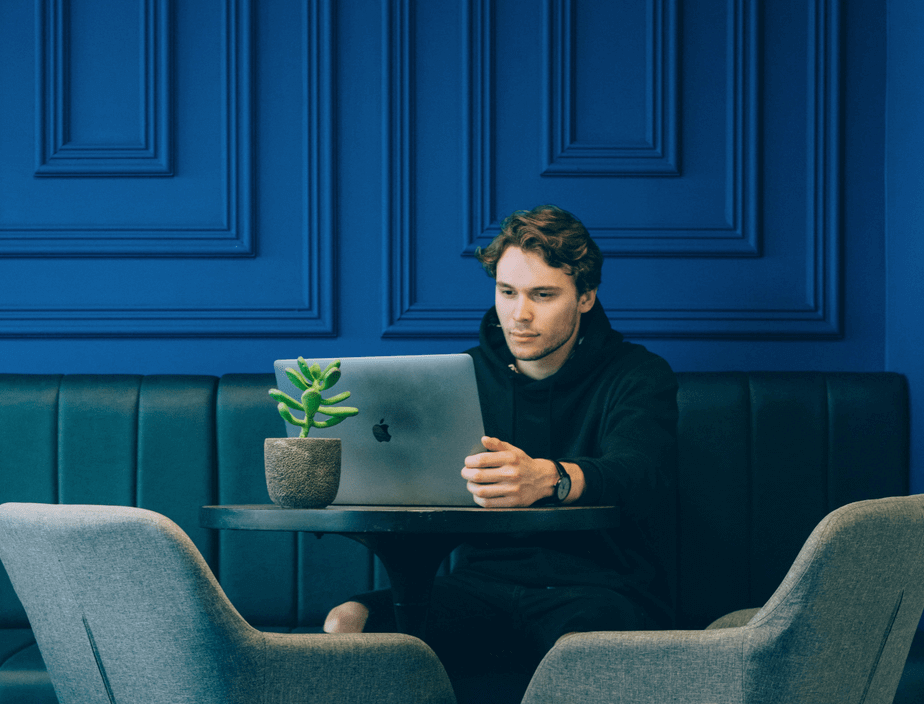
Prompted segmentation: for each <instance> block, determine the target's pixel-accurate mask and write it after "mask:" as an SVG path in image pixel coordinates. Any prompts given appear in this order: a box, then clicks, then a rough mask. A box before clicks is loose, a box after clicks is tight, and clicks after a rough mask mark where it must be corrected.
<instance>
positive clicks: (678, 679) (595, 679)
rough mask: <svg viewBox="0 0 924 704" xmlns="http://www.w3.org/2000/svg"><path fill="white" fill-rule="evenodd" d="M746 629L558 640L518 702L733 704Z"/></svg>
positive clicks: (739, 689) (739, 691)
mask: <svg viewBox="0 0 924 704" xmlns="http://www.w3.org/2000/svg"><path fill="white" fill-rule="evenodd" d="M753 635H754V630H753V629H749V628H725V629H721V630H712V631H613V632H610V631H606V632H598V633H576V634H574V635H570V636H566V637H564V638H562V639H561V640H559V642H558V643H557V644H556V645H555V647H554V648H552V650H550V651H549V652H548V654H547V655H546V656H545V658H544V659H543V661H542V662H541V663H540V665H539V667H538V669H537V670H536V673H535V674H534V675H533V678H532V680H531V681H530V685H529V689H528V690H527V692H526V696H525V698H524V699H523V704H539V703H540V702H545V703H547V702H569V703H573V704H594V703H597V702H600V703H601V704H602V703H603V702H607V703H620V704H623V703H629V702H631V703H632V704H643V703H644V704H647V703H651V704H655V703H657V702H666V701H682V702H684V703H685V704H716V703H718V702H722V703H723V704H734V702H740V701H743V699H744V697H743V689H744V676H743V675H744V659H745V651H746V650H747V649H748V648H747V645H748V643H747V641H748V640H749V639H750V638H751V637H753Z"/></svg>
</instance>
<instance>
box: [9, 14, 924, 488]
mask: <svg viewBox="0 0 924 704" xmlns="http://www.w3.org/2000/svg"><path fill="white" fill-rule="evenodd" d="M896 2H898V0H890V2H889V3H888V7H891V8H897V9H898V11H901V10H902V8H907V7H908V6H909V3H908V2H898V4H897V5H896ZM912 4H913V3H912ZM906 11H907V10H906ZM887 39H888V37H887V7H886V6H884V5H883V3H881V2H876V1H874V0H773V1H772V2H761V1H759V0H686V1H685V2H681V1H680V0H632V1H631V2H618V3H614V2H609V1H608V0H447V1H445V2H430V1H429V0H426V1H425V0H338V1H336V2H334V1H333V0H274V1H273V2H256V1H255V0H223V1H222V2H215V1H214V0H184V1H183V2H171V1H170V0H92V1H91V0H69V1H67V2H63V1H60V0H8V1H6V2H3V3H0V95H3V96H4V107H3V109H2V110H0V360H2V361H0V371H4V372H6V371H16V372H47V371H58V372H140V373H164V372H171V373H172V372H177V373H209V374H221V373H225V372H234V371H247V372H250V371H268V370H270V369H271V365H272V361H273V360H274V359H276V358H277V357H283V356H284V357H289V356H294V355H297V354H304V355H309V356H310V355H318V356H328V355H343V356H351V355H364V354H400V353H425V352H450V351H457V350H459V349H464V348H465V347H468V346H470V345H471V344H474V342H475V339H476V331H477V325H478V321H479V319H480V317H481V314H482V312H483V311H484V309H485V308H486V307H488V306H489V305H490V304H491V301H492V289H491V282H490V280H488V279H487V278H486V277H485V275H484V274H483V272H482V271H481V270H480V268H479V266H478V264H477V262H476V261H475V259H474V258H473V256H472V254H473V251H474V249H475V247H477V246H479V245H483V244H485V243H487V242H489V241H490V239H491V237H493V236H494V234H495V233H496V232H497V231H498V226H499V223H500V221H501V219H502V218H503V217H504V216H505V215H506V214H508V213H509V212H511V211H512V210H515V209H519V208H530V207H533V206H534V205H537V204H539V203H546V202H552V203H556V204H558V205H560V206H562V207H565V208H567V209H569V210H572V211H573V212H575V213H576V214H577V215H578V216H579V217H581V218H582V219H583V220H584V221H585V223H586V224H587V225H588V227H589V228H590V229H591V231H592V232H593V234H594V235H595V236H596V237H597V239H598V241H599V242H600V244H601V247H602V248H603V250H604V252H605V253H606V256H607V259H606V265H605V270H604V284H603V286H602V288H601V290H600V298H601V300H602V302H603V303H604V305H605V307H606V309H607V312H608V314H609V316H610V318H611V319H612V321H613V323H614V325H615V326H616V327H618V328H619V329H621V330H622V331H623V332H625V333H626V334H627V335H628V336H629V337H630V338H632V339H636V340H640V341H642V342H643V343H644V344H646V345H648V346H649V347H651V348H652V349H654V350H656V351H658V352H659V353H661V354H663V355H664V356H665V357H667V358H668V359H669V360H670V361H671V362H672V363H673V365H674V367H675V368H676V369H678V370H709V369H752V370H753V369H830V370H881V369H884V368H886V367H887V366H891V367H892V368H894V369H895V370H896V371H906V370H905V369H903V368H902V365H907V364H910V362H909V361H908V360H909V359H910V358H909V357H901V356H896V355H891V356H889V360H890V361H888V362H887V352H886V350H887V346H888V343H889V340H888V333H887V325H886V321H887V320H889V319H890V317H889V316H890V315H891V314H892V313H893V311H894V309H893V308H890V306H892V305H893V304H892V303H891V302H890V299H887V298H886V290H887V288H889V276H890V274H888V273H887V272H888V271H892V270H894V269H895V266H891V267H887V264H890V265H898V264H902V265H904V266H905V267H906V269H905V270H907V267H908V266H913V264H909V263H907V261H906V259H905V258H904V257H903V254H902V248H903V247H904V246H905V245H904V244H903V242H904V240H903V239H902V238H897V239H896V238H893V239H888V241H889V242H890V248H889V249H887V248H886V242H887V234H888V233H887V218H886V210H885V206H886V192H885V185H884V184H885V168H886V167H885V154H886V134H887V130H886V127H887V124H886V112H885V106H886V102H887V100H886V85H887V80H886V79H887V77H888V78H889V79H890V80H895V81H901V80H903V77H902V76H900V75H898V74H896V73H895V72H894V71H893V70H892V68H891V66H892V63H891V62H893V61H895V60H896V57H895V56H893V55H892V54H888V58H889V62H890V63H887V47H888V41H887ZM910 44H911V43H910V42H909V43H908V45H907V46H903V47H902V48H901V49H900V51H903V52H904V51H917V50H918V49H917V47H916V46H911V45H910ZM898 60H900V57H899V59H898ZM911 146H912V147H914V146H915V145H914V144H912V145H911ZM917 151H920V150H917ZM912 161H913V162H916V163H920V159H912ZM907 168H908V169H909V170H913V171H916V172H917V173H920V168H919V167H918V166H915V165H910V166H908V167H907ZM890 207H891V206H890ZM890 226H891V222H890ZM889 290H891V289H889ZM911 314H912V315H918V316H919V315H920V313H919V312H917V310H916V309H915V310H913V311H911ZM891 360H896V361H894V362H893V361H891ZM912 382H913V387H912V393H913V395H915V394H918V387H919V386H920V385H921V384H922V383H924V380H921V379H918V378H917V377H913V379H912ZM921 390H922V391H924V389H921ZM916 471H918V475H919V477H924V473H922V472H920V470H916ZM918 481H919V483H920V482H921V479H920V478H919V479H918Z"/></svg>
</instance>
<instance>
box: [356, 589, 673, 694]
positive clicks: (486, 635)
mask: <svg viewBox="0 0 924 704" xmlns="http://www.w3.org/2000/svg"><path fill="white" fill-rule="evenodd" d="M352 600H353V601H358V602H360V603H362V604H364V605H365V606H366V607H367V608H368V609H369V620H368V621H367V622H366V627H365V629H364V630H365V631H366V632H370V633H393V632H394V631H395V630H396V625H395V616H394V607H393V605H392V598H391V592H390V591H389V590H383V591H376V592H369V593H366V594H360V595H357V596H355V597H353V598H352ZM655 628H657V626H656V625H655V623H654V621H653V620H652V619H651V618H650V617H649V616H648V615H647V614H646V613H645V611H644V610H643V609H641V608H640V607H639V606H637V605H636V604H635V603H633V602H632V601H631V600H629V599H628V598H627V597H626V596H624V595H622V594H620V593H618V592H614V591H612V590H610V589H606V588H604V587H597V586H563V587H523V586H519V585H515V584H508V583H501V582H494V581H489V580H485V579H483V578H481V577H479V576H478V575H472V574H464V573H461V574H460V573H455V574H452V575H449V576H444V577H437V578H436V580H435V582H434V584H433V596H432V599H431V605H430V613H429V618H428V621H427V633H426V637H425V639H424V640H425V641H426V642H427V644H428V645H429V646H430V647H431V648H433V650H434V652H435V653H436V654H437V656H438V657H439V658H440V660H441V661H442V663H443V666H444V667H445V668H446V671H447V672H448V673H449V676H450V678H453V679H457V678H459V677H464V676H466V675H467V674H468V673H471V672H485V671H489V672H505V671H529V672H532V671H533V670H534V669H535V668H536V666H537V665H538V664H539V661H540V660H541V659H542V657H543V656H544V655H545V654H546V652H548V651H549V649H551V647H552V646H553V645H555V641H556V640H558V638H560V637H561V636H563V635H564V634H566V633H571V632H576V631H580V632H585V631H629V630H649V629H655Z"/></svg>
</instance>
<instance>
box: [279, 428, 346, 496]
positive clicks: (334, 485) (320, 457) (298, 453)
mask: <svg viewBox="0 0 924 704" xmlns="http://www.w3.org/2000/svg"><path fill="white" fill-rule="evenodd" d="M263 459H264V464H265V465H266V488H267V490H268V491H269V495H270V498H271V499H272V500H273V503H274V504H276V505H277V506H282V507H284V508H322V507H324V506H327V505H328V504H329V503H331V502H332V501H333V500H334V499H335V498H336V497H337V490H338V489H339V488H340V439H339V438H266V440H265V441H264V443H263Z"/></svg>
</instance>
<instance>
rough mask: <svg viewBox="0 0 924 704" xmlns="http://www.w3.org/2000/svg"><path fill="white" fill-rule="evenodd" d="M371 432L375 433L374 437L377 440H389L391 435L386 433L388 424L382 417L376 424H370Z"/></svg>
mask: <svg viewBox="0 0 924 704" xmlns="http://www.w3.org/2000/svg"><path fill="white" fill-rule="evenodd" d="M372 434H373V435H375V439H376V440H378V441H379V442H388V441H390V440H391V435H389V433H388V424H387V423H386V422H385V419H384V418H382V420H380V421H379V422H378V423H377V424H376V425H373V426H372Z"/></svg>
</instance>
